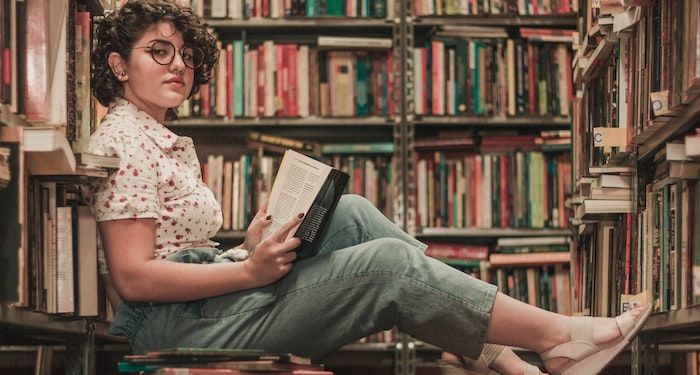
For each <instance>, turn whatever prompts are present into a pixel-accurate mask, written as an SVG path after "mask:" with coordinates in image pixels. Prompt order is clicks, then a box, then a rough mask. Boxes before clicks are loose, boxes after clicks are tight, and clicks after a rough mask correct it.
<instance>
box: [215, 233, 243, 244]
mask: <svg viewBox="0 0 700 375" xmlns="http://www.w3.org/2000/svg"><path fill="white" fill-rule="evenodd" d="M244 238H245V231H242V230H226V231H221V232H219V233H217V234H216V235H215V236H214V238H212V240H214V241H217V242H219V241H234V240H243V239H244Z"/></svg>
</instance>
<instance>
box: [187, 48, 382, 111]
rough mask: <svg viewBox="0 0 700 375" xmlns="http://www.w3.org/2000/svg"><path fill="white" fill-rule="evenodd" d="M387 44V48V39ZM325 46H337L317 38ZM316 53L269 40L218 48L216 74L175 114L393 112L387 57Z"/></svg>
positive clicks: (366, 53) (370, 53) (316, 50)
mask: <svg viewBox="0 0 700 375" xmlns="http://www.w3.org/2000/svg"><path fill="white" fill-rule="evenodd" d="M336 40H337V39H336ZM379 41H380V42H381V43H384V40H381V39H380V40H379ZM386 41H388V42H389V45H391V40H386ZM326 42H328V45H333V44H334V43H335V42H334V39H331V40H330V41H326V40H325V39H323V37H319V43H320V44H321V45H326V44H325V43H326ZM341 42H342V41H341ZM340 44H341V45H342V43H340ZM319 48H320V47H317V46H308V45H299V44H276V43H275V42H273V41H265V42H264V43H262V44H260V45H257V46H255V45H250V44H246V43H244V42H243V41H234V42H233V43H231V44H227V45H226V46H225V47H224V46H223V45H222V47H221V54H220V58H219V66H218V69H217V72H218V74H217V75H216V76H215V77H214V79H213V80H212V81H211V83H210V84H209V85H204V86H202V88H201V91H200V93H198V94H197V95H196V96H195V97H194V98H193V99H192V100H189V101H187V102H185V103H183V105H181V106H180V108H179V109H178V114H179V116H180V117H190V116H192V117H213V116H219V117H226V118H234V117H273V116H276V117H309V116H324V117H326V116H369V115H375V116H388V115H389V114H390V113H393V111H394V110H395V109H394V104H393V101H392V100H390V98H391V95H392V92H393V90H392V87H393V74H392V64H393V63H392V56H391V54H390V53H387V52H382V51H357V52H353V51H325V50H319ZM339 48H341V49H342V48H343V47H339Z"/></svg>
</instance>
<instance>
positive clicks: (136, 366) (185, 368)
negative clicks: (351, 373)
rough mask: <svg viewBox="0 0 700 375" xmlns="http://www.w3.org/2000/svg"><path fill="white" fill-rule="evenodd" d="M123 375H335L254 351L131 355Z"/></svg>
mask: <svg viewBox="0 0 700 375" xmlns="http://www.w3.org/2000/svg"><path fill="white" fill-rule="evenodd" d="M118 366H119V372H121V373H152V374H153V375H167V374H178V375H181V374H192V375H195V374H196V375H210V374H217V375H224V374H226V375H246V374H251V375H253V374H258V375H259V374H262V373H272V372H274V373H275V374H278V375H285V374H303V375H332V374H333V373H332V372H330V371H326V370H324V368H323V365H318V364H312V363H311V360H310V359H309V358H304V357H299V356H296V355H293V354H288V353H285V354H270V353H265V352H264V351H262V350H250V349H206V348H174V349H164V350H161V351H157V352H148V353H146V354H139V355H127V356H125V357H124V360H123V361H121V362H119V365H118Z"/></svg>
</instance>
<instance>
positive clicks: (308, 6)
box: [190, 0, 395, 20]
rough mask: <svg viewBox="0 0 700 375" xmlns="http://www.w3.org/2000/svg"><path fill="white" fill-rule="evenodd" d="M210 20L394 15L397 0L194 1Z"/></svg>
mask: <svg viewBox="0 0 700 375" xmlns="http://www.w3.org/2000/svg"><path fill="white" fill-rule="evenodd" d="M190 2H191V4H192V8H193V9H194V10H195V11H196V12H197V13H198V14H199V15H200V16H201V17H204V18H207V19H234V20H240V19H252V20H255V19H261V18H269V19H285V18H296V17H324V16H335V17H352V18H356V17H365V18H368V17H371V18H390V19H391V18H393V14H394V9H393V7H394V6H395V5H394V1H393V0H285V1H283V0H191V1H190Z"/></svg>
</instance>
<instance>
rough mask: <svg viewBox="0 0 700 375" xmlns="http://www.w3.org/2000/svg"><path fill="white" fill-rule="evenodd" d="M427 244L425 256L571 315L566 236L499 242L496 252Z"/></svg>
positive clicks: (504, 291) (544, 306)
mask: <svg viewBox="0 0 700 375" xmlns="http://www.w3.org/2000/svg"><path fill="white" fill-rule="evenodd" d="M502 240H503V241H502ZM501 242H502V243H501ZM426 243H427V244H428V245H429V247H428V249H427V250H426V255H428V256H431V257H433V258H436V259H439V260H441V261H443V262H445V263H447V264H449V265H451V266H452V267H454V268H457V269H459V270H461V271H463V272H465V273H467V274H469V275H471V276H473V277H476V278H480V279H482V280H484V281H486V282H490V283H493V284H495V285H496V286H498V288H499V291H501V292H502V293H505V294H507V295H509V296H511V297H513V298H516V299H519V300H521V301H524V302H527V303H529V304H532V305H534V306H539V307H541V308H544V309H547V310H550V311H555V312H559V313H563V314H567V315H570V314H571V283H570V277H569V269H568V261H569V259H570V258H569V248H568V246H569V245H568V238H566V237H551V238H548V237H542V238H522V239H520V238H513V239H499V245H498V246H496V247H494V248H493V249H489V246H486V245H470V244H462V243H445V242H432V241H429V242H426ZM548 243H552V244H553V245H550V244H548Z"/></svg>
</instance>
